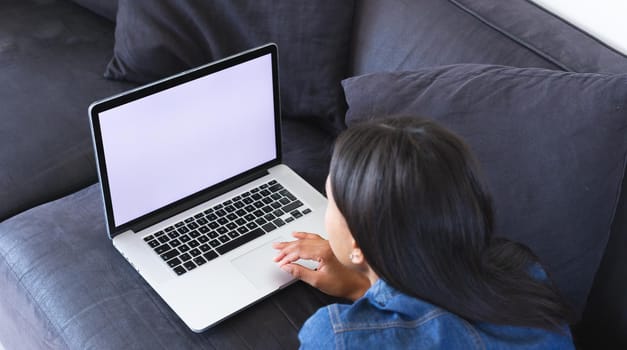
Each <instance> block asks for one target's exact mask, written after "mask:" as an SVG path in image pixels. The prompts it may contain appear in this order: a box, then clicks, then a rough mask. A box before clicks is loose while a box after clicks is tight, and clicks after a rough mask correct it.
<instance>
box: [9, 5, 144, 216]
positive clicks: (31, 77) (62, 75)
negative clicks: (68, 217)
mask: <svg viewBox="0 0 627 350" xmlns="http://www.w3.org/2000/svg"><path fill="white" fill-rule="evenodd" d="M0 23H1V25H0V67H2V73H1V74H0V105H1V108H0V120H1V122H0V149H1V150H2V152H0V221H2V220H3V219H6V218H8V217H9V216H11V215H13V214H16V213H18V212H20V211H22V210H25V209H28V208H30V207H32V206H34V205H37V204H40V203H44V202H47V201H49V200H51V199H54V198H58V197H61V196H64V195H67V194H68V193H71V192H74V191H76V190H78V189H80V188H83V187H85V186H87V185H88V184H90V183H93V182H95V181H96V170H95V169H96V168H95V162H94V157H93V150H92V142H91V137H90V131H89V122H88V118H87V107H88V106H89V104H90V103H91V102H93V101H95V100H97V99H99V98H103V97H106V96H108V95H112V94H115V93H118V92H120V91H122V90H124V89H129V88H130V87H131V86H132V84H129V83H124V82H112V81H108V80H106V79H104V78H103V77H102V70H103V69H104V68H105V67H106V65H107V59H108V58H109V55H110V53H111V49H112V47H113V29H114V28H113V25H112V23H111V22H109V21H107V20H105V19H103V18H101V17H99V16H97V15H95V14H93V13H91V12H90V11H87V10H86V9H84V8H82V7H80V6H78V5H76V4H73V3H71V2H68V1H66V0H50V1H36V0H3V1H0Z"/></svg>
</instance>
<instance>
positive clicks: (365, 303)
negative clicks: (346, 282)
mask: <svg viewBox="0 0 627 350" xmlns="http://www.w3.org/2000/svg"><path fill="white" fill-rule="evenodd" d="M299 339H300V342H301V349H574V345H573V342H572V338H571V335H570V331H569V330H568V327H567V326H564V331H563V332H562V333H557V332H550V331H547V330H543V329H536V328H526V327H514V326H501V325H492V324H485V323H470V322H468V321H466V320H464V319H462V318H460V317H458V316H456V315H455V314H453V313H451V312H448V311H446V310H444V309H441V308H439V307H437V306H434V305H432V304H430V303H428V302H425V301H422V300H419V299H416V298H413V297H410V296H408V295H405V294H403V293H401V292H399V291H397V290H395V289H394V288H392V287H391V286H389V285H388V284H386V283H385V282H384V281H383V280H381V279H379V280H378V281H377V282H376V283H375V284H374V285H372V287H370V289H369V290H368V291H367V292H366V294H365V295H364V296H363V297H362V298H360V299H358V300H356V301H355V302H354V303H353V304H352V305H346V304H333V305H329V306H326V307H323V308H321V309H320V310H318V311H317V312H316V313H315V314H314V315H313V316H311V317H310V318H309V319H308V320H307V321H306V322H305V324H304V325H303V327H302V329H301V331H300V333H299Z"/></svg>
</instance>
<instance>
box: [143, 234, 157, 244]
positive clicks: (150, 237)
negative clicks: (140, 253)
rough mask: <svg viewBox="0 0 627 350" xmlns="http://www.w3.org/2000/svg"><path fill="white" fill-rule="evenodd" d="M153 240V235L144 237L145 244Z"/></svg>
mask: <svg viewBox="0 0 627 350" xmlns="http://www.w3.org/2000/svg"><path fill="white" fill-rule="evenodd" d="M154 238H155V236H153V235H150V236H146V237H144V241H146V242H150V241H152V240H153V239H154Z"/></svg>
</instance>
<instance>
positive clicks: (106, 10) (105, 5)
mask: <svg viewBox="0 0 627 350" xmlns="http://www.w3.org/2000/svg"><path fill="white" fill-rule="evenodd" d="M72 1H74V2H75V3H77V4H79V5H81V6H83V7H85V8H87V9H90V10H91V11H93V12H94V13H97V14H99V15H101V16H102V17H104V18H106V19H108V20H110V21H115V15H116V14H117V13H118V0H72Z"/></svg>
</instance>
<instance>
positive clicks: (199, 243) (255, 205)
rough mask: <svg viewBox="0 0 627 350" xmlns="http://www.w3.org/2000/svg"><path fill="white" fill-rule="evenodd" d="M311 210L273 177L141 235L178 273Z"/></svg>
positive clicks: (224, 252) (193, 267)
mask: <svg viewBox="0 0 627 350" xmlns="http://www.w3.org/2000/svg"><path fill="white" fill-rule="evenodd" d="M309 213H311V209H309V208H307V207H306V206H305V205H304V204H303V203H302V202H301V201H299V200H298V199H297V198H296V197H295V196H294V195H292V194H291V193H290V192H289V191H288V190H287V189H285V188H284V187H283V186H282V185H281V184H279V183H278V182H277V181H276V180H272V181H270V182H267V183H265V184H263V185H261V186H258V187H256V188H253V189H252V190H249V191H247V192H244V193H242V194H240V195H238V196H235V197H233V198H231V199H228V200H226V201H224V202H222V203H220V204H217V205H215V206H213V207H212V208H210V209H207V210H205V211H203V212H200V213H198V214H196V215H193V216H190V217H189V218H187V219H185V220H182V221H180V222H177V223H176V224H174V225H172V226H169V227H167V228H165V229H164V230H161V231H158V232H155V233H153V234H151V235H149V236H146V237H144V241H145V242H146V243H147V244H148V245H149V246H150V247H151V248H152V249H153V250H154V251H155V252H156V253H157V254H159V256H161V258H162V259H163V260H164V261H165V262H166V263H167V264H168V265H169V266H170V268H172V270H174V272H175V273H176V274H177V275H182V274H184V273H186V272H187V271H191V270H193V269H195V268H196V267H198V266H201V265H203V264H205V263H207V262H208V261H210V260H212V259H215V258H217V257H218V256H220V255H224V254H226V253H227V252H229V251H231V250H233V249H235V248H237V247H239V246H241V245H243V244H245V243H247V242H250V241H252V240H253V239H255V238H257V237H260V236H262V235H264V234H266V233H268V232H270V231H272V230H275V229H276V228H278V227H281V226H283V225H285V224H286V223H290V222H292V221H294V220H296V219H298V218H300V217H302V216H303V215H307V214H309Z"/></svg>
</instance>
